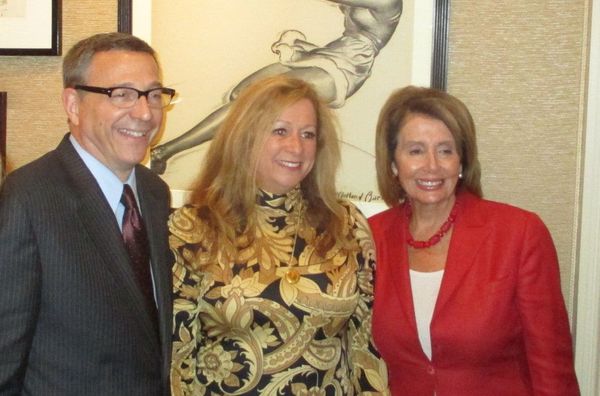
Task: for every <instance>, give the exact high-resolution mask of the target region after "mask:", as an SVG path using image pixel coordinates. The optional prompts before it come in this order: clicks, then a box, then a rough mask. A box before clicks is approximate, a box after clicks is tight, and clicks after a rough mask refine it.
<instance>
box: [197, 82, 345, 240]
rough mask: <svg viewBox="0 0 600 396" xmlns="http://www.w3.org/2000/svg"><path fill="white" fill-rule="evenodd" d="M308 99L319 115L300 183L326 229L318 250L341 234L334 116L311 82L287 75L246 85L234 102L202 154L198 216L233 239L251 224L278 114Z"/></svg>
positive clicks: (316, 221)
mask: <svg viewBox="0 0 600 396" xmlns="http://www.w3.org/2000/svg"><path fill="white" fill-rule="evenodd" d="M302 99H308V100H309V101H310V102H311V103H312V104H313V106H314V109H315V112H316V116H317V152H316V156H315V162H314V165H313V168H312V170H311V171H310V173H309V174H308V175H307V176H306V177H305V178H304V180H302V182H301V183H300V188H301V190H302V195H303V197H304V198H305V199H306V201H307V204H308V205H307V210H306V212H305V213H306V219H307V221H308V222H309V224H310V225H311V226H314V227H316V228H319V229H321V230H323V231H326V232H324V237H323V238H320V243H319V246H318V247H317V248H318V251H320V252H323V251H324V250H325V249H328V248H329V247H331V246H332V245H333V244H334V243H335V242H336V240H339V239H341V236H342V229H343V224H344V220H345V210H344V209H343V207H342V206H341V205H340V204H339V203H338V201H337V195H336V191H335V175H336V172H337V168H338V166H339V163H340V149H339V144H338V139H337V129H336V126H337V125H336V123H337V121H336V119H335V117H334V115H333V113H332V111H331V110H330V109H329V107H328V106H327V105H326V104H325V103H324V102H323V101H322V100H321V99H320V98H319V96H318V94H317V93H316V91H315V89H314V88H313V87H312V86H311V85H310V84H309V83H307V82H305V81H303V80H300V79H296V78H291V77H287V76H283V75H279V76H275V77H270V78H266V79H264V80H261V81H258V82H255V83H253V84H251V85H249V86H248V87H247V88H245V89H244V90H243V91H242V92H241V93H240V95H239V96H238V97H237V98H236V100H235V101H233V102H232V104H231V107H230V109H229V111H228V114H227V116H226V118H225V119H224V121H223V122H222V124H221V126H220V128H219V130H218V132H217V133H216V135H215V137H214V139H213V140H212V142H211V145H210V148H209V150H208V152H207V154H206V157H205V159H204V166H203V168H202V171H201V173H200V176H199V179H198V182H197V185H196V187H195V189H194V193H193V194H192V201H191V202H192V203H193V204H194V205H196V206H198V207H200V208H201V210H200V215H201V216H202V217H204V218H206V219H207V220H208V221H209V222H210V223H211V224H212V226H215V227H217V229H218V230H220V231H221V232H224V233H226V234H227V237H228V238H229V239H230V240H233V238H234V237H235V235H237V234H239V233H242V232H245V231H246V230H247V229H248V227H250V226H252V222H253V219H252V216H253V213H254V207H255V204H256V199H257V194H258V186H257V180H256V178H257V168H258V162H259V159H260V156H261V154H262V150H263V147H264V145H265V142H266V141H267V138H268V137H269V136H270V134H271V131H272V129H273V125H274V123H275V122H276V120H277V118H278V117H279V115H280V114H281V113H282V112H283V111H284V110H285V109H286V108H287V107H289V106H291V105H292V104H294V103H296V102H298V101H299V100H302Z"/></svg>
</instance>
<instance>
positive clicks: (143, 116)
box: [131, 95, 152, 121]
mask: <svg viewBox="0 0 600 396" xmlns="http://www.w3.org/2000/svg"><path fill="white" fill-rule="evenodd" d="M131 116H132V117H134V118H138V119H140V120H144V121H148V120H150V119H151V118H152V109H151V108H150V106H149V105H148V98H147V97H146V96H143V95H140V97H139V98H138V100H137V101H136V102H135V104H134V105H133V107H132V108H131Z"/></svg>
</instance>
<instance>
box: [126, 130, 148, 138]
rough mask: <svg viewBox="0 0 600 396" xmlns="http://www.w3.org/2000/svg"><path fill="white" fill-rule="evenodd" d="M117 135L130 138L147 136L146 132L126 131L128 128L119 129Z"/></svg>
mask: <svg viewBox="0 0 600 396" xmlns="http://www.w3.org/2000/svg"><path fill="white" fill-rule="evenodd" d="M119 133H122V134H124V135H127V136H131V137H134V138H141V137H144V136H146V135H147V134H148V132H146V131H136V130H133V129H128V128H119Z"/></svg>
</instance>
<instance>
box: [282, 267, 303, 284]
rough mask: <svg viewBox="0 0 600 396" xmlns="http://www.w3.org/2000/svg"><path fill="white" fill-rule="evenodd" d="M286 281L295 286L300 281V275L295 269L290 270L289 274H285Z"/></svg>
mask: <svg viewBox="0 0 600 396" xmlns="http://www.w3.org/2000/svg"><path fill="white" fill-rule="evenodd" d="M285 280H286V281H287V283H289V284H292V285H293V284H294V283H298V281H299V280H300V274H299V273H298V271H296V270H295V269H291V270H288V272H286V273H285Z"/></svg>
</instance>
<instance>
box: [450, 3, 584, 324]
mask: <svg viewBox="0 0 600 396" xmlns="http://www.w3.org/2000/svg"><path fill="white" fill-rule="evenodd" d="M587 7H588V4H587V1H585V0H573V1H569V2H566V1H548V0H532V1H512V0H509V1H502V2H491V1H476V0H452V1H451V13H450V14H451V16H450V40H449V41H450V47H449V48H450V56H449V57H450V66H449V73H448V90H449V91H450V92H451V93H453V94H455V95H457V96H458V97H459V98H461V99H463V101H464V102H465V103H466V104H467V106H469V108H470V109H471V111H472V113H473V116H474V118H475V122H476V125H477V128H478V139H479V150H480V160H481V164H482V168H483V187H484V194H485V196H486V197H487V198H489V199H493V200H499V201H504V202H508V203H512V204H514V205H517V206H520V207H523V208H526V209H529V210H532V211H534V212H537V213H538V214H539V215H540V216H541V217H542V219H543V220H544V221H545V222H546V224H547V225H548V227H549V228H550V231H551V233H552V236H553V238H554V241H555V243H556V246H557V250H558V254H559V260H560V264H561V275H562V285H563V291H564V293H565V298H566V300H567V304H568V307H569V310H570V312H572V304H573V293H574V273H575V257H576V244H575V240H576V236H577V235H576V232H577V210H578V207H577V205H578V202H579V191H578V189H579V184H578V180H579V177H580V174H579V164H580V155H581V154H580V153H581V136H582V131H581V125H580V123H581V117H582V112H583V106H582V98H583V90H582V78H584V76H583V74H582V62H583V58H582V54H584V53H585V51H584V48H583V46H584V44H585V40H584V38H585V34H586V33H585V31H584V28H585V27H586V24H585V18H586V9H587Z"/></svg>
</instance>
